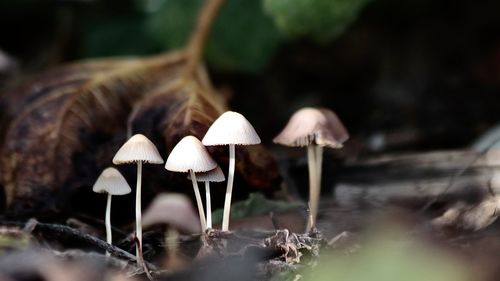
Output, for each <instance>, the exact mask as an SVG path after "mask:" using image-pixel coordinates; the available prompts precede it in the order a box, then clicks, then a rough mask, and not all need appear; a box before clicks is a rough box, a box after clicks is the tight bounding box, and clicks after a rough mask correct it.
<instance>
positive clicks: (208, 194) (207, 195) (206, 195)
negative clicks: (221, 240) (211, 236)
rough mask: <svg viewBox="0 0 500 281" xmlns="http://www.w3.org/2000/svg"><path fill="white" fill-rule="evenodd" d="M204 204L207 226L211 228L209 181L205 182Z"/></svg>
mask: <svg viewBox="0 0 500 281" xmlns="http://www.w3.org/2000/svg"><path fill="white" fill-rule="evenodd" d="M205 201H206V202H205V204H207V228H212V203H211V202H210V201H211V199H210V182H209V181H206V182H205Z"/></svg>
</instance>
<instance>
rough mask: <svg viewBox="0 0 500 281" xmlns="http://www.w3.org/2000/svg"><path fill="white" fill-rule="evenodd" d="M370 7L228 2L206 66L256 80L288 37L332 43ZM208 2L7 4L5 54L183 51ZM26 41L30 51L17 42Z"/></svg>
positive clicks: (360, 1) (300, 0)
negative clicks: (361, 11)
mask: <svg viewBox="0 0 500 281" xmlns="http://www.w3.org/2000/svg"><path fill="white" fill-rule="evenodd" d="M369 1H370V0H226V2H225V3H224V5H223V7H222V9H221V12H220V14H219V15H218V17H217V19H216V22H215V25H214V28H213V30H212V33H211V35H210V36H209V40H208V45H207V48H206V52H205V55H206V56H205V58H206V60H207V61H208V63H209V64H210V66H211V67H214V68H216V69H218V70H225V71H244V72H250V73H258V72H260V71H261V70H263V69H264V68H265V67H266V66H267V64H268V62H269V60H270V59H271V58H272V57H273V56H274V55H275V53H276V52H277V50H278V48H279V46H280V44H282V43H283V42H284V39H285V36H284V35H283V34H286V35H288V36H289V38H296V37H306V38H314V39H320V40H322V41H324V40H329V39H333V38H334V37H335V36H337V35H338V34H340V33H341V32H342V31H343V30H344V29H345V28H346V26H347V25H348V24H349V23H351V22H352V21H354V19H355V18H356V16H357V15H358V14H359V11H360V10H361V8H362V7H363V6H364V5H365V4H366V3H368V2H369ZM204 2H205V0H85V1H82V0H65V1H48V2H46V1H40V0H23V1H18V0H2V1H0V23H2V27H3V29H2V28H0V30H2V32H3V33H2V34H3V35H4V37H5V41H6V42H4V43H3V44H0V47H5V46H7V48H6V49H7V50H9V49H10V50H15V51H16V52H17V51H19V50H21V49H22V50H24V49H23V48H25V49H26V51H27V52H28V53H34V52H36V50H39V49H40V50H42V48H53V50H56V51H59V50H61V51H66V52H67V53H63V54H58V55H59V57H61V58H64V57H65V56H67V55H68V54H69V55H71V56H76V57H77V58H93V57H108V56H124V55H149V54H157V53H160V52H164V51H169V50H175V49H179V48H182V47H183V46H185V44H186V42H187V39H188V38H189V35H190V33H191V31H192V29H193V26H194V25H195V21H196V17H197V15H198V12H199V10H200V7H201V5H202V4H203V3H204ZM12 26H15V27H16V28H15V29H12V28H11V27H12ZM28 33H29V35H30V39H29V40H30V44H29V46H28V45H27V44H26V42H25V41H24V40H27V39H25V38H24V37H22V36H19V34H28ZM7 38H9V39H7ZM11 38H14V39H15V40H19V42H17V43H16V42H13V40H12V39H11ZM0 43H1V41H0ZM2 45H4V46H2ZM55 46H58V47H59V49H57V48H55ZM34 48H36V49H35V51H34V50H33V49H34ZM42 51H43V52H50V50H48V49H47V50H45V49H44V50H42Z"/></svg>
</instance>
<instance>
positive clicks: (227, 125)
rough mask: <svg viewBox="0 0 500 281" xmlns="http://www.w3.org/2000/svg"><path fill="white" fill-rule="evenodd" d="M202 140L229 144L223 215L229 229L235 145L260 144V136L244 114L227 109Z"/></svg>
mask: <svg viewBox="0 0 500 281" xmlns="http://www.w3.org/2000/svg"><path fill="white" fill-rule="evenodd" d="M202 142H203V144H204V145H210V146H212V145H229V173H228V176H227V189H226V198H225V201H224V214H223V217H222V231H228V230H229V216H230V212H231V195H232V191H233V180H234V167H235V145H251V144H259V143H260V138H259V136H258V135H257V133H256V132H255V129H254V128H253V126H252V124H250V122H248V120H247V119H246V118H245V117H244V116H243V115H241V114H239V113H237V112H233V111H226V112H224V113H223V114H222V115H221V116H219V118H217V120H215V122H214V123H213V124H212V126H210V128H209V129H208V131H207V133H206V134H205V137H204V138H203V141H202Z"/></svg>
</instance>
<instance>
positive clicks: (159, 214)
mask: <svg viewBox="0 0 500 281" xmlns="http://www.w3.org/2000/svg"><path fill="white" fill-rule="evenodd" d="M155 224H168V225H170V226H172V227H174V228H176V229H178V230H180V231H182V232H186V233H199V232H200V231H201V229H200V219H199V218H198V215H197V214H196V213H195V211H194V209H193V206H192V205H191V201H190V200H189V198H188V197H186V196H185V195H183V194H178V193H168V194H165V193H164V194H160V195H158V196H156V198H155V199H154V200H153V202H151V205H149V207H148V208H147V209H146V211H145V212H144V215H143V216H142V225H143V226H144V227H148V226H151V225H155Z"/></svg>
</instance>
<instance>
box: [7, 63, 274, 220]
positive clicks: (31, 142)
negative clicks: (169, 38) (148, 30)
mask: <svg viewBox="0 0 500 281" xmlns="http://www.w3.org/2000/svg"><path fill="white" fill-rule="evenodd" d="M185 62H186V57H185V56H184V54H182V53H179V54H171V55H167V56H159V57H154V58H148V59H116V60H103V61H100V60H96V61H88V62H82V63H78V64H73V65H69V66H65V67H61V68H59V69H57V70H53V71H50V72H48V73H46V74H42V75H41V76H40V77H39V78H35V79H34V80H32V81H29V82H27V83H25V84H23V85H21V86H20V87H19V88H17V89H15V90H14V91H12V92H10V93H7V94H6V95H5V96H4V98H5V100H6V101H7V103H8V104H9V108H10V110H9V112H8V116H9V117H10V118H11V119H12V120H11V122H10V125H9V127H8V129H7V130H6V134H5V141H4V145H3V151H2V152H3V153H2V170H3V174H2V182H3V184H4V187H5V194H6V198H7V206H8V207H9V210H10V211H11V212H12V213H15V214H19V213H20V214H26V215H31V214H33V213H35V214H38V215H39V214H40V213H47V212H57V211H58V210H59V209H60V208H61V206H63V205H64V204H65V203H67V199H68V197H69V196H71V194H72V193H73V192H74V191H75V190H76V189H78V188H82V187H84V186H91V184H92V181H93V180H94V178H93V177H95V175H96V174H97V173H98V172H99V169H101V168H102V167H104V166H106V165H108V164H109V163H111V158H112V155H113V154H114V153H115V152H116V150H117V149H118V148H119V145H120V144H121V142H123V141H124V140H125V138H126V129H127V124H130V125H131V130H132V131H133V132H134V133H138V132H140V133H144V134H146V135H147V136H150V137H151V138H152V139H153V141H154V142H155V143H156V145H158V146H159V148H160V151H162V152H163V153H168V152H169V151H170V150H171V149H172V148H173V146H174V145H175V144H176V143H177V142H178V141H179V140H180V139H181V138H182V137H183V136H186V135H189V134H191V135H195V136H197V137H199V138H201V137H203V135H204V134H205V132H206V131H207V129H208V127H209V126H210V125H211V123H212V122H213V121H214V120H215V119H216V118H217V117H218V116H219V115H220V114H221V113H222V112H223V111H224V110H225V108H226V107H225V104H224V102H223V101H222V100H221V99H220V98H219V97H218V95H217V94H216V93H215V92H214V90H213V88H212V86H211V85H210V83H209V81H208V79H207V75H206V73H205V71H204V70H203V69H200V70H199V71H198V72H197V73H196V74H195V75H193V76H194V77H192V76H186V75H183V74H184V72H183V69H184V66H185ZM133 107H134V110H133V113H132V114H131V115H130V116H129V114H130V112H131V110H132V108H133ZM127 120H128V122H127ZM129 133H130V131H129ZM251 150H252V151H253V152H252V153H251V154H249V153H248V151H249V150H246V149H243V150H240V153H241V154H242V156H241V158H240V159H242V161H240V162H239V164H238V168H239V170H240V172H241V173H242V175H243V177H244V178H245V179H246V180H247V182H249V183H250V185H253V186H259V187H270V186H272V185H273V184H274V183H275V182H277V180H278V179H279V175H278V172H277V167H276V163H275V161H274V159H273V158H272V157H271V156H270V155H269V153H267V151H265V150H264V149H263V148H262V147H260V148H259V147H257V148H251ZM215 151H219V153H218V154H217V155H219V156H218V157H217V156H216V158H218V160H219V162H224V161H225V158H227V155H226V154H227V152H226V151H225V150H224V151H222V150H221V149H215ZM164 179H165V177H163V178H161V177H160V179H158V180H157V181H156V182H155V181H154V180H153V182H155V184H157V185H159V186H161V187H162V188H164V187H165V186H168V183H165V182H163V181H164Z"/></svg>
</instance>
